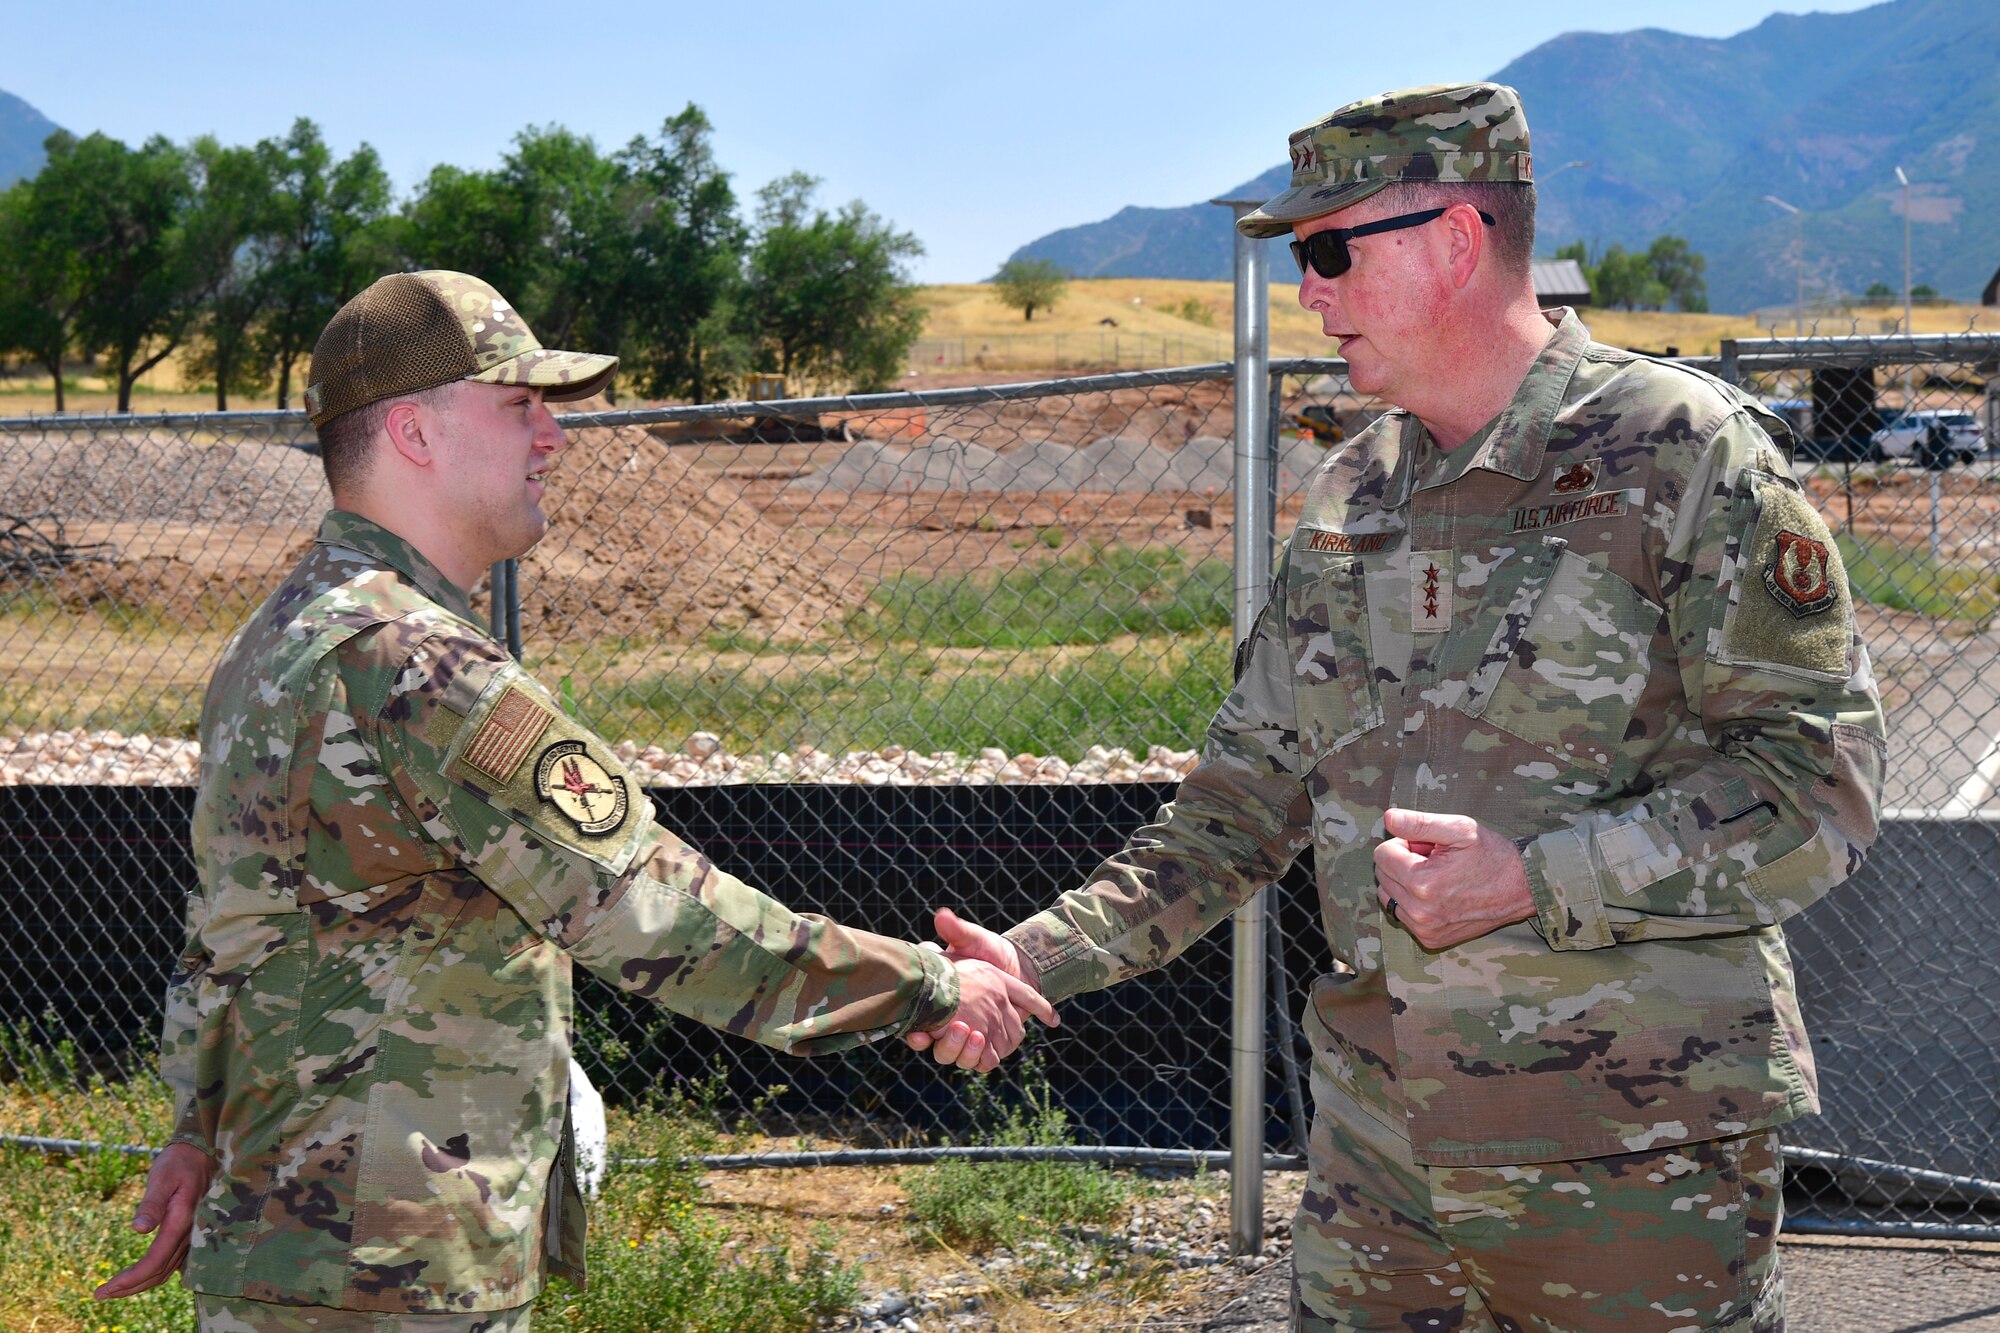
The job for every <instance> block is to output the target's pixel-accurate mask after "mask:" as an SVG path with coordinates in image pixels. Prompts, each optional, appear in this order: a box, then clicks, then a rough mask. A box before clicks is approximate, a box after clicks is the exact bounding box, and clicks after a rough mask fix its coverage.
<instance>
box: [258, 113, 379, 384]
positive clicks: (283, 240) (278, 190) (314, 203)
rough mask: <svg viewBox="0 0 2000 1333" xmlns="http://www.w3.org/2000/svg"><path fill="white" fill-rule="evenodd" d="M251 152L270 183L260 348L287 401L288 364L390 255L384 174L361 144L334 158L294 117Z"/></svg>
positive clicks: (311, 128)
mask: <svg viewBox="0 0 2000 1333" xmlns="http://www.w3.org/2000/svg"><path fill="white" fill-rule="evenodd" d="M257 153H258V155H259V157H260V158H261V159H262V160H263V164H264V168H265V171H266V173H267V175H268V176H269V179H270V180H271V182H272V193H271V228H270V235H271V245H272V272H271V279H270V281H271V290H272V298H271V304H270V309H269V312H268V313H267V315H266V316H265V318H264V320H263V321H262V324H261V338H260V340H259V349H260V353H261V354H262V355H263V356H265V357H266V358H267V359H268V360H270V361H272V362H275V363H276V365H277V370H278V406H279V407H281V408H283V407H288V406H290V403H291V387H292V368H293V366H295V365H296V364H297V363H298V362H299V360H300V359H301V358H302V357H304V356H305V355H306V354H307V353H308V352H310V350H311V349H312V345H313V343H314V342H315V341H317V340H318V338H319V334H320V330H322V329H324V328H325V327H326V323H327V321H328V320H329V319H331V318H333V314H334V312H335V311H336V310H338V309H340V307H341V306H343V305H345V304H346V303H347V301H348V299H349V298H350V297H352V296H353V295H354V294H355V293H356V292H358V291H360V290H361V288H362V287H363V286H365V285H366V284H367V283H368V282H369V281H372V280H373V279H374V278H376V277H377V276H379V275H380V274H381V273H383V272H384V271H385V270H386V269H387V268H388V267H389V265H390V264H391V262H392V261H393V249H392V236H391V234H390V229H389V228H388V227H386V226H385V225H384V219H385V217H386V215H387V213H388V209H389V176H388V173H387V172H385V171H383V169H382V160H381V158H379V157H378V156H377V155H376V153H375V150H374V149H373V148H370V147H369V146H368V145H367V144H362V145H361V146H360V147H359V148H357V149H355V150H354V152H353V153H352V154H350V155H349V156H348V157H347V158H346V159H344V160H343V161H341V162H339V163H335V162H334V161H333V155H332V154H331V153H330V152H329V151H328V150H327V146H326V143H325V141H324V140H322V139H321V138H320V133H319V127H318V126H317V125H315V124H313V122H312V121H310V120H307V119H305V118H304V117H300V118H299V119H298V120H297V121H294V122H293V124H292V129H291V133H289V134H288V135H286V136H285V137H284V138H283V139H281V140H274V139H266V140H264V141H263V142H262V143H260V144H258V145H257Z"/></svg>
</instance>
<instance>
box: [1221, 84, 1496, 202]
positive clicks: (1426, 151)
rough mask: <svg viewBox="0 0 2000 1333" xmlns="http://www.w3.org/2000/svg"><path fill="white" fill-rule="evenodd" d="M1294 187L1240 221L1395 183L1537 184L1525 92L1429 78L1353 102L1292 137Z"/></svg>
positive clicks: (1355, 198)
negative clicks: (1523, 105)
mask: <svg viewBox="0 0 2000 1333" xmlns="http://www.w3.org/2000/svg"><path fill="white" fill-rule="evenodd" d="M1291 152H1292V184H1291V188H1289V189H1287V190H1286V191H1285V192H1284V193H1283V194H1280V195H1278V196H1277V197H1276V198H1274V199H1270V200H1267V201H1266V202H1265V204H1264V206H1263V207H1262V208H1260V209H1258V210H1257V211H1256V212H1254V213H1246V214H1245V215H1244V216H1243V217H1241V218H1239V219H1237V222H1236V229H1237V230H1238V231H1240V232H1242V233H1243V234H1244V235H1245V236H1258V237H1263V236H1282V235H1284V234H1285V233H1286V232H1289V231H1290V230H1291V229H1292V224H1293V223H1294V222H1304V221H1305V220H1306V219H1308V218H1316V217H1320V216H1322V215H1323V214H1327V213H1331V212H1334V211H1335V210H1336V209H1342V208H1346V207H1347V206H1348V205H1350V204H1358V203H1360V202H1361V201H1362V200H1363V199H1366V198H1367V197H1368V196H1369V195H1371V194H1374V193H1375V192H1376V191H1377V190H1380V189H1381V188H1382V187H1383V186H1385V185H1387V184H1389V183H1390V182H1391V181H1427V182H1428V181H1520V182H1527V181H1532V180H1534V178H1535V173H1534V165H1533V160H1532V159H1531V158H1530V156H1529V153H1528V117H1527V113H1525V112H1524V111H1522V110H1521V95H1520V94H1519V93H1517V92H1515V91H1514V90H1513V89H1512V88H1509V87H1507V86H1506V85H1504V84H1498V83H1456V84H1443V83H1438V84H1427V85H1425V86H1424V87H1421V88H1404V89H1401V90H1400V91H1397V92H1393V93H1383V94H1381V95H1380V96H1379V97H1369V98H1365V99H1363V100H1362V101H1359V102H1350V103H1349V104H1348V105H1346V106H1344V107H1341V108H1340V109H1339V110H1338V111H1335V112H1333V113H1332V114H1331V115H1329V116H1327V117H1326V119H1324V120H1321V121H1318V122H1316V123H1315V124H1311V125H1308V126H1306V127H1305V128H1304V129H1302V130H1295V131H1293V133H1292V137H1291Z"/></svg>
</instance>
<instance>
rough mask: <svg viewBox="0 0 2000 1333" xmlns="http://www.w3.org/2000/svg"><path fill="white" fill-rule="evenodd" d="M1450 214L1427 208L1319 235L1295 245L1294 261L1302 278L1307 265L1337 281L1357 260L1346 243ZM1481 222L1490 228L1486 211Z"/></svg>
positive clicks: (1296, 242)
mask: <svg viewBox="0 0 2000 1333" xmlns="http://www.w3.org/2000/svg"><path fill="white" fill-rule="evenodd" d="M1450 210H1451V206H1447V207H1445V208H1426V209H1425V210H1424V211H1423V212H1421V213H1404V214H1401V215H1399V216H1397V217H1393V218H1383V219H1382V220H1381V221H1380V222H1364V223H1362V224H1361V225H1360V226H1358V227H1335V228H1333V229H1331V230H1329V231H1316V232H1314V233H1313V234H1312V235H1310V236H1308V237H1306V238H1305V239H1304V240H1303V241H1293V242H1292V258H1293V259H1296V260H1298V261H1299V276H1300V277H1302V278H1303V277H1304V276H1305V275H1306V265H1307V264H1311V265H1312V267H1313V272H1315V273H1317V274H1319V275H1320V276H1321V277H1322V278H1337V277H1339V276H1340V275H1341V274H1343V273H1345V272H1347V270H1348V269H1350V268H1352V267H1354V256H1353V255H1350V254H1348V253H1347V242H1348V241H1349V240H1350V239H1352V238H1353V237H1356V236H1375V235H1379V234H1380V233H1382V232H1385V231H1401V230H1402V229H1403V228H1405V227H1421V226H1423V225H1424V224H1425V223H1426V222H1434V221H1436V220H1437V219H1438V218H1441V217H1443V216H1444V215H1445V214H1446V213H1447V212H1449V211H1450ZM1478 212H1479V220H1480V221H1481V222H1484V223H1485V224H1486V225H1487V226H1489V227H1491V226H1493V225H1495V224H1494V221H1493V218H1492V215H1491V214H1489V213H1488V212H1487V211H1486V210H1485V209H1483V208H1482V209H1480V210H1478Z"/></svg>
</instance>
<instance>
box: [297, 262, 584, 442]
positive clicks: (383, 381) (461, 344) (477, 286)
mask: <svg viewBox="0 0 2000 1333" xmlns="http://www.w3.org/2000/svg"><path fill="white" fill-rule="evenodd" d="M617 369H618V358H617V357H615V356H600V355H597V354H596V353H592V352H554V351H550V350H549V349H548V348H546V347H543V346H542V345H541V343H539V342H538V341H536V339H535V335H534V334H532V333H530V332H529V331H528V326H527V324H526V322H524V321H523V320H522V318H521V315H520V312H519V311H517V310H515V309H514V307H513V306H511V305H509V304H507V298H505V297H504V296H502V295H500V293H499V292H496V291H494V290H493V288H492V287H491V286H489V285H488V284H486V283H484V282H481V281H480V280H479V279H478V278H475V277H473V276H472V275H471V274H469V273H453V272H452V271H451V270H449V269H428V270H425V271H424V272H421V273H391V274H390V275H389V276H388V277H386V278H377V279H376V280H375V281H374V282H373V283H371V284H370V285H369V286H368V288H367V290H365V291H363V292H362V293H361V294H360V295H359V296H357V297H355V298H354V299H353V300H352V301H349V302H348V303H347V304H346V305H344V306H342V307H341V308H340V310H339V312H338V313H336V314H335V315H334V317H333V318H332V319H331V320H329V321H327V325H326V331H325V332H323V333H321V334H320V335H319V342H318V343H316V344H315V345H314V346H313V357H312V373H311V375H310V377H309V378H308V380H307V382H306V414H307V416H309V417H310V418H311V419H312V424H313V425H315V426H322V425H325V424H326V423H327V422H329V421H331V420H333V419H334V418H335V417H337V416H339V415H341V414H342V413H344V412H351V411H353V410H354V409H355V408H357V407H364V406H366V405H367V404H369V403H373V402H379V401H381V400H382V399H384V398H389V397H393V396H394V395H396V394H399V393H415V392H416V391H417V390H419V389H432V388H436V387H437V386H438V385H440V384H449V383H451V382H452V381H453V380H473V381H476V382H478V383H480V384H531V385H534V386H535V387H537V388H540V389H544V390H546V391H547V397H548V399H549V400H550V401H551V402H558V403H566V402H569V401H570V400H571V399H575V398H588V397H589V396H590V395H591V394H593V393H596V392H597V391H598V390H599V389H601V388H603V387H604V386H605V384H607V383H608V382H609V381H610V379H611V376H612V373H613V372H614V371H616V370H617Z"/></svg>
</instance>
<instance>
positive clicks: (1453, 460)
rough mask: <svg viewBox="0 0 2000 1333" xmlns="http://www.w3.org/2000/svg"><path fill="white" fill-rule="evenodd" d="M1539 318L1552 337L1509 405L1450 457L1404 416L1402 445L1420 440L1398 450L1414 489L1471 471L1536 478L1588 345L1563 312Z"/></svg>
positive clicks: (1586, 333)
mask: <svg viewBox="0 0 2000 1333" xmlns="http://www.w3.org/2000/svg"><path fill="white" fill-rule="evenodd" d="M1542 316H1543V318H1545V319H1547V320H1548V321H1549V322H1550V323H1551V324H1554V325H1555V326H1556V330H1555V333H1554V334H1553V335H1552V336H1551V337H1550V338H1549V340H1548V342H1547V343H1546V344H1544V345H1543V347H1542V350H1541V352H1540V353H1539V354H1538V355H1537V356H1536V357H1535V361H1534V364H1533V365H1531V366H1529V367H1528V373H1527V374H1526V375H1525V376H1523V377H1522V379H1521V385H1520V387H1519V388H1517V389H1515V390H1514V397H1513V398H1512V400H1510V401H1509V402H1508V404H1507V406H1505V407H1503V408H1501V409H1500V415H1498V416H1496V417H1494V418H1493V420H1491V421H1489V422H1487V423H1486V425H1485V426H1483V427H1481V428H1480V430H1479V432H1478V433H1477V434H1475V435H1474V436H1473V437H1472V438H1471V439H1469V440H1467V441H1466V442H1465V443H1464V444H1462V445H1460V446H1459V447H1458V448H1456V449H1453V450H1452V451H1451V452H1450V453H1442V451H1440V450H1439V449H1438V447H1437V444H1436V442H1435V441H1433V440H1432V439H1431V438H1430V432H1429V431H1427V430H1425V429H1424V427H1423V424H1422V423H1421V422H1419V421H1418V420H1417V419H1416V417H1414V416H1410V417H1409V419H1408V420H1407V421H1405V422H1404V423H1403V430H1404V432H1405V434H1404V439H1405V441H1406V442H1408V443H1410V444H1416V442H1417V441H1421V444H1416V447H1414V448H1406V449H1405V450H1404V453H1405V456H1407V457H1411V458H1412V461H1413V464H1414V468H1415V471H1416V472H1417V489H1427V488H1429V487H1432V486H1442V485H1444V484H1446V483H1447V482H1452V481H1456V480H1458V479H1459V478H1460V477H1462V476H1464V475H1465V474H1466V473H1467V472H1469V471H1471V470H1472V469H1473V468H1484V469H1485V470H1486V471H1488V472H1499V473H1503V474H1504V475H1506V476H1509V477H1513V478H1515V479H1516V480H1519V481H1529V480H1532V479H1533V478H1535V477H1537V476H1539V475H1540V474H1541V470H1542V457H1543V455H1544V454H1546V453H1547V452H1548V445H1549V434H1550V432H1551V431H1553V430H1554V429H1555V424H1556V415H1557V413H1559V412H1560V411H1561V410H1562V405H1563V397H1564V395H1565V394H1567V393H1568V391H1569V381H1570V377H1571V376H1572V375H1574V374H1575V373H1576V368H1577V365H1578V363H1579V362H1581V361H1582V360H1583V352H1584V348H1585V347H1587V346H1589V344H1590V330H1589V329H1587V328H1585V327H1584V325H1583V321H1582V320H1580V319H1578V318H1577V317H1576V312H1575V311H1573V310H1571V309H1569V307H1567V306H1557V307H1556V308H1554V309H1552V310H1545V311H1543V312H1542ZM1440 455H1442V456H1440Z"/></svg>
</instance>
